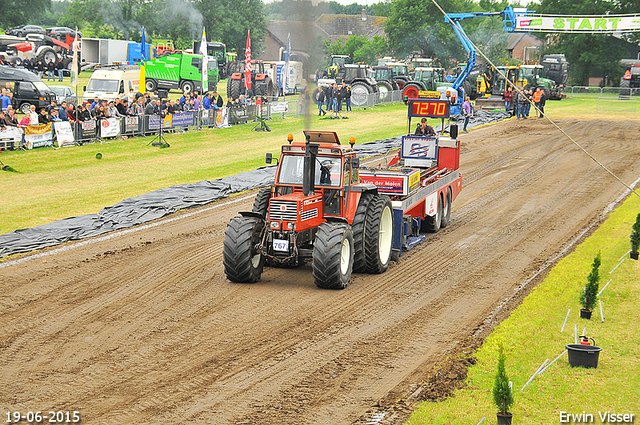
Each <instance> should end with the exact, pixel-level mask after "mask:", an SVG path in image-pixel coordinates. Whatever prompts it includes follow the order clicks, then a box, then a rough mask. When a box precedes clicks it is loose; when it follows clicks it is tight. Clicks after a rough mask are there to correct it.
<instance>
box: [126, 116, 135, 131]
mask: <svg viewBox="0 0 640 425" xmlns="http://www.w3.org/2000/svg"><path fill="white" fill-rule="evenodd" d="M124 131H125V133H134V132H136V131H138V117H126V118H125V119H124Z"/></svg>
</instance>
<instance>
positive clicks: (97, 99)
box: [89, 96, 100, 111]
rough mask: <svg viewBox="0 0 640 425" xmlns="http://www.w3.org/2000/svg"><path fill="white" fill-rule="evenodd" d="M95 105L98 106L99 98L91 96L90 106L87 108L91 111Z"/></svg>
mask: <svg viewBox="0 0 640 425" xmlns="http://www.w3.org/2000/svg"><path fill="white" fill-rule="evenodd" d="M97 106H100V99H99V98H98V96H96V97H94V98H93V102H91V107H90V108H89V110H90V111H93V109H94V108H96V107H97Z"/></svg>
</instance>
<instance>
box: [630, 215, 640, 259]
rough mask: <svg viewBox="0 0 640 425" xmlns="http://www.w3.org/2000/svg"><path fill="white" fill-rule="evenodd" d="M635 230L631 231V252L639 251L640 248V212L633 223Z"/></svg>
mask: <svg viewBox="0 0 640 425" xmlns="http://www.w3.org/2000/svg"><path fill="white" fill-rule="evenodd" d="M632 229H633V232H631V252H638V249H640V214H638V216H637V217H636V222H635V223H634V224H633V227H632Z"/></svg>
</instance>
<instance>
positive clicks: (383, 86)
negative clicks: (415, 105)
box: [378, 81, 393, 102]
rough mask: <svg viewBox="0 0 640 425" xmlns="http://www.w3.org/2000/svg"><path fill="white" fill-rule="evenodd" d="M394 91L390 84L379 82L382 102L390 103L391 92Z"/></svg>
mask: <svg viewBox="0 0 640 425" xmlns="http://www.w3.org/2000/svg"><path fill="white" fill-rule="evenodd" d="M392 91H393V86H392V85H391V84H389V82H387V81H378V93H379V94H380V100H381V101H383V102H384V101H385V100H386V101H390V100H391V92H392Z"/></svg>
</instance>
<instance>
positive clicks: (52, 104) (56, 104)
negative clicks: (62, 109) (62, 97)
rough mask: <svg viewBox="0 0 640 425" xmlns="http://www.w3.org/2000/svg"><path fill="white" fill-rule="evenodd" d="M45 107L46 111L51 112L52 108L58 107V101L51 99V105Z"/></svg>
mask: <svg viewBox="0 0 640 425" xmlns="http://www.w3.org/2000/svg"><path fill="white" fill-rule="evenodd" d="M46 109H47V113H48V114H51V110H52V109H58V101H57V100H55V99H53V100H52V101H51V105H47V107H46Z"/></svg>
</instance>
